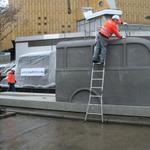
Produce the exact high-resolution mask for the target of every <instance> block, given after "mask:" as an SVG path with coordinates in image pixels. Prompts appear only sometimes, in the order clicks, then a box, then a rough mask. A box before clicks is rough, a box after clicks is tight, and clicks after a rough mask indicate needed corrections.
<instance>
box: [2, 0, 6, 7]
mask: <svg viewBox="0 0 150 150" xmlns="http://www.w3.org/2000/svg"><path fill="white" fill-rule="evenodd" d="M6 5H8V0H0V7H6Z"/></svg>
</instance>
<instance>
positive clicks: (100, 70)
mask: <svg viewBox="0 0 150 150" xmlns="http://www.w3.org/2000/svg"><path fill="white" fill-rule="evenodd" d="M93 72H104V70H93Z"/></svg>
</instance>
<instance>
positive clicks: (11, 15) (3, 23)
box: [0, 5, 19, 42]
mask: <svg viewBox="0 0 150 150" xmlns="http://www.w3.org/2000/svg"><path fill="white" fill-rule="evenodd" d="M18 12H19V8H15V7H13V6H11V5H8V6H6V7H0V42H1V41H2V40H4V38H6V37H7V36H8V35H9V34H10V33H12V32H13V31H12V28H11V27H12V24H13V23H14V22H16V21H17V17H16V16H17V14H18Z"/></svg>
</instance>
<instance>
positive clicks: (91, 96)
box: [91, 95, 102, 97]
mask: <svg viewBox="0 0 150 150" xmlns="http://www.w3.org/2000/svg"><path fill="white" fill-rule="evenodd" d="M91 97H102V95H91Z"/></svg>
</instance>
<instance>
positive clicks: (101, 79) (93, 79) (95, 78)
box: [92, 78, 103, 80]
mask: <svg viewBox="0 0 150 150" xmlns="http://www.w3.org/2000/svg"><path fill="white" fill-rule="evenodd" d="M92 80H103V78H95V79H92Z"/></svg>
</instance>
